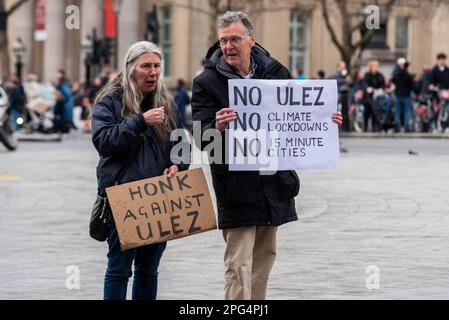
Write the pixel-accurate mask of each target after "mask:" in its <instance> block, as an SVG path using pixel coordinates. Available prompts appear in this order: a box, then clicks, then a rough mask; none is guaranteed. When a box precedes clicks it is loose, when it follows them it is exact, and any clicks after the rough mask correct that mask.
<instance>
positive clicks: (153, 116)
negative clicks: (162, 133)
mask: <svg viewBox="0 0 449 320" xmlns="http://www.w3.org/2000/svg"><path fill="white" fill-rule="evenodd" d="M143 117H144V118H145V123H146V124H148V125H150V126H154V125H156V124H160V123H163V122H164V119H165V110H164V107H159V108H154V109H150V110H148V111H147V112H144V114H143Z"/></svg>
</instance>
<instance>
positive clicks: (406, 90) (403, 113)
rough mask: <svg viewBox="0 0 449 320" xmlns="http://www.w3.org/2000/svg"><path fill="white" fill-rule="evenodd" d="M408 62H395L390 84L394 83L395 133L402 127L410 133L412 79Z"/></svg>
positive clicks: (400, 60) (403, 60)
mask: <svg viewBox="0 0 449 320" xmlns="http://www.w3.org/2000/svg"><path fill="white" fill-rule="evenodd" d="M408 65H409V64H408V62H407V60H406V59H405V58H399V59H398V60H397V69H396V70H395V71H394V72H393V78H392V79H391V82H393V83H394V85H395V89H394V96H395V99H394V102H395V122H396V128H395V131H396V132H400V131H401V128H402V127H404V129H405V132H411V131H412V130H411V120H412V97H411V96H412V92H413V90H414V86H415V84H414V81H413V77H412V76H411V75H410V73H409V72H408V71H407V68H408Z"/></svg>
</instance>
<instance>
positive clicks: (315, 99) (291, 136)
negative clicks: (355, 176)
mask: <svg viewBox="0 0 449 320" xmlns="http://www.w3.org/2000/svg"><path fill="white" fill-rule="evenodd" d="M228 82H229V105H230V107H232V108H233V109H234V110H235V111H236V113H237V120H235V121H234V122H233V123H230V125H229V153H228V163H229V169H230V170H233V171H240V170H245V171H246V170H254V171H272V170H274V171H276V170H298V169H323V168H333V167H336V166H338V165H339V162H340V148H339V139H338V126H337V124H335V123H334V122H333V121H332V113H334V112H335V111H337V103H338V92H337V82H336V80H255V79H248V80H246V79H245V80H244V79H238V80H236V79H232V80H229V81H228Z"/></svg>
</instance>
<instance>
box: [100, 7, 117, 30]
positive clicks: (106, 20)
mask: <svg viewBox="0 0 449 320" xmlns="http://www.w3.org/2000/svg"><path fill="white" fill-rule="evenodd" d="M103 5H104V16H103V34H104V37H105V38H115V35H116V29H115V24H116V17H115V11H114V8H113V6H112V0H104V3H103Z"/></svg>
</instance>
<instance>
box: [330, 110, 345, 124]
mask: <svg viewBox="0 0 449 320" xmlns="http://www.w3.org/2000/svg"><path fill="white" fill-rule="evenodd" d="M332 121H333V122H335V123H336V124H337V125H339V126H341V125H342V123H343V116H342V114H341V112H334V113H333V114H332Z"/></svg>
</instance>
